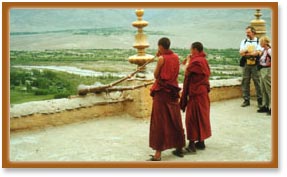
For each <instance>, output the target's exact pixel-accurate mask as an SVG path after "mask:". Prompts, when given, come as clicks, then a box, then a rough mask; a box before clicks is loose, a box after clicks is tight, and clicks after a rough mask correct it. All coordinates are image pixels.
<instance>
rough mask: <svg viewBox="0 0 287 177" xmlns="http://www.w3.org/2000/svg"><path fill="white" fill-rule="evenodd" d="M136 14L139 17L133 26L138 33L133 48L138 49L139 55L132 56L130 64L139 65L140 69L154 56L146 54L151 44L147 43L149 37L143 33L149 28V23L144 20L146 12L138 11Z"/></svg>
mask: <svg viewBox="0 0 287 177" xmlns="http://www.w3.org/2000/svg"><path fill="white" fill-rule="evenodd" d="M135 13H136V15H137V21H134V22H133V23H132V25H133V26H134V27H136V28H138V31H137V34H136V35H135V43H134V45H133V47H134V48H136V49H137V55H133V56H130V57H129V62H130V63H133V64H137V65H138V67H140V66H142V65H143V64H145V63H146V62H148V61H150V60H152V59H153V58H154V56H152V55H149V54H146V53H145V49H146V48H148V47H149V44H148V42H147V36H146V35H145V34H144V32H143V28H144V27H146V26H148V22H147V21H144V20H143V18H142V17H143V15H144V10H143V9H137V10H136V11H135Z"/></svg>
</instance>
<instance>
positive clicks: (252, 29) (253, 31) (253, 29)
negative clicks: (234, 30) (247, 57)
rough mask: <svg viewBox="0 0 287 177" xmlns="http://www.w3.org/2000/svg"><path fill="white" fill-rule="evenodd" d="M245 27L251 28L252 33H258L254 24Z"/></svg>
mask: <svg viewBox="0 0 287 177" xmlns="http://www.w3.org/2000/svg"><path fill="white" fill-rule="evenodd" d="M245 29H246V30H247V29H250V30H251V32H252V33H254V34H256V29H255V28H254V27H253V26H247V27H246V28H245Z"/></svg>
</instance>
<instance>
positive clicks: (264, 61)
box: [260, 48, 272, 66]
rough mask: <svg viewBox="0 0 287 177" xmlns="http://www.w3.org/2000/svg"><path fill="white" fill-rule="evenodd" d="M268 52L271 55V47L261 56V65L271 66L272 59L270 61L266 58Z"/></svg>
mask: <svg viewBox="0 0 287 177" xmlns="http://www.w3.org/2000/svg"><path fill="white" fill-rule="evenodd" d="M267 53H268V54H269V56H270V57H271V53H272V52H271V48H269V49H268V50H264V51H263V53H262V55H261V57H260V65H261V66H270V64H271V61H269V60H268V59H266V57H267Z"/></svg>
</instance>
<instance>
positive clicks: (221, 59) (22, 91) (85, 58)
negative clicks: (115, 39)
mask: <svg viewBox="0 0 287 177" xmlns="http://www.w3.org/2000/svg"><path fill="white" fill-rule="evenodd" d="M155 52H156V50H152V49H149V50H147V53H150V54H154V53H155ZM174 52H176V53H177V54H178V55H179V57H180V60H181V61H183V60H184V58H185V57H186V56H187V55H188V54H189V49H174ZM205 52H206V53H207V54H208V56H207V59H208V61H209V63H210V65H211V66H222V65H224V66H229V68H227V67H224V68H220V67H219V68H218V69H216V70H213V69H212V76H216V77H215V78H216V79H228V78H232V77H238V76H240V74H238V73H237V72H234V73H233V72H232V71H236V67H237V66H238V62H239V61H238V60H239V56H238V50H237V49H205ZM134 54H135V50H132V49H66V50H45V51H10V91H11V92H10V101H11V104H17V103H23V102H28V101H36V100H45V99H53V98H66V97H68V96H70V95H76V94H77V87H78V85H80V84H85V85H93V84H94V83H95V82H100V83H102V84H107V83H110V82H112V81H115V80H117V79H119V78H120V77H117V76H111V75H108V76H99V77H88V76H84V77H83V76H79V75H75V74H69V73H65V72H56V71H51V70H43V71H39V70H36V69H33V70H24V69H20V68H14V67H13V66H15V65H17V66H19V65H28V66H37V65H41V66H48V65H55V66H74V67H77V68H81V69H89V70H94V71H99V72H114V73H118V72H119V73H120V72H132V71H134V70H135V68H136V66H135V65H132V64H129V63H128V61H127V58H128V57H129V56H131V55H134ZM224 71H230V73H228V74H226V73H224ZM183 76H184V72H183V70H181V71H180V74H179V82H182V81H183ZM211 79H212V78H211Z"/></svg>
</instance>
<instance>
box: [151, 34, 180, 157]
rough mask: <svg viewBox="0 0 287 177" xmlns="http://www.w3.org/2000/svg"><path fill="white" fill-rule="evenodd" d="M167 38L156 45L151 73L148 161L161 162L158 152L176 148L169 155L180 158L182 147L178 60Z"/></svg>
mask: <svg viewBox="0 0 287 177" xmlns="http://www.w3.org/2000/svg"><path fill="white" fill-rule="evenodd" d="M169 46H170V41H169V39H168V38H161V39H160V40H159V42H158V49H159V52H158V54H157V55H158V57H159V59H158V63H157V66H156V69H155V71H154V77H155V79H156V80H155V83H154V84H153V86H152V88H151V96H152V97H153V104H152V112H151V120H150V136H149V146H150V147H151V148H152V149H154V150H155V155H152V158H151V159H150V160H151V161H160V160H161V151H164V150H166V149H170V148H176V150H174V151H173V152H172V153H173V154H174V155H176V156H179V157H183V152H182V148H183V147H184V146H185V136H184V130H183V126H182V120H181V113H180V106H179V100H178V99H179V91H180V88H179V87H178V81H177V77H178V73H179V66H180V62H179V58H178V56H177V55H176V54H175V53H173V52H172V51H171V50H170V49H169Z"/></svg>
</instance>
